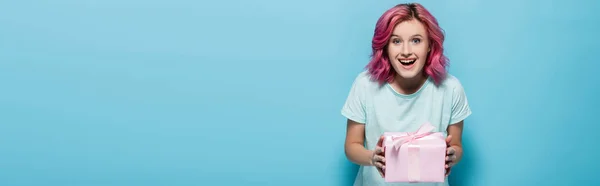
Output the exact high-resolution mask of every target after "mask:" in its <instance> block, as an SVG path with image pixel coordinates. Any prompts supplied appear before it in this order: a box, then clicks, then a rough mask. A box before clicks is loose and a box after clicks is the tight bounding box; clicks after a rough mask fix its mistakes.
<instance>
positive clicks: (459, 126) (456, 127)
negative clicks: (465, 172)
mask: <svg viewBox="0 0 600 186" xmlns="http://www.w3.org/2000/svg"><path fill="white" fill-rule="evenodd" d="M463 123H464V121H460V122H458V123H456V124H453V125H450V126H448V129H447V130H448V139H447V140H448V155H449V157H448V158H449V160H451V161H450V162H449V163H448V164H449V166H450V167H452V166H454V165H456V164H457V163H458V162H459V161H460V160H461V159H462V155H463V148H462V132H463Z"/></svg>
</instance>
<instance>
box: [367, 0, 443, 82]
mask: <svg viewBox="0 0 600 186" xmlns="http://www.w3.org/2000/svg"><path fill="white" fill-rule="evenodd" d="M411 19H416V20H418V21H419V22H421V23H422V24H423V26H424V27H425V29H426V30H427V33H428V35H429V40H430V48H431V51H430V52H429V56H428V57H427V61H426V63H425V66H424V67H423V68H424V71H425V73H426V74H427V75H428V76H430V77H432V78H433V80H434V81H435V83H436V84H439V83H440V82H441V81H442V80H443V79H444V78H445V76H446V73H447V72H446V66H447V65H448V58H447V57H446V56H444V48H443V42H444V33H443V31H442V29H441V28H440V26H439V25H438V22H437V20H436V19H435V17H433V15H431V13H429V11H427V9H425V7H423V6H422V5H420V4H418V3H411V4H399V5H396V6H394V7H393V8H391V9H389V10H387V11H386V12H385V13H384V14H383V15H382V16H381V17H380V18H379V20H378V21H377V25H376V26H375V33H374V36H373V41H372V48H373V54H372V55H371V61H370V62H369V64H368V65H367V66H366V68H367V69H368V71H369V73H370V74H371V77H372V78H373V79H374V80H376V81H378V82H379V83H385V82H391V81H392V80H393V79H394V77H395V76H396V72H395V71H394V69H393V68H392V67H391V64H390V62H389V59H388V56H387V51H386V49H387V44H388V43H389V39H390V36H391V35H392V32H393V31H394V27H395V26H396V25H397V24H399V23H401V22H403V21H408V20H411Z"/></svg>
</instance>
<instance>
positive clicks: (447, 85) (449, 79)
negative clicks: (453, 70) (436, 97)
mask: <svg viewBox="0 0 600 186" xmlns="http://www.w3.org/2000/svg"><path fill="white" fill-rule="evenodd" d="M438 87H439V88H441V89H445V90H450V91H452V90H462V89H463V85H462V83H461V82H460V80H459V79H458V78H457V77H456V76H453V75H452V74H446V78H445V79H444V80H443V81H442V83H441V84H440V85H439V86H438Z"/></svg>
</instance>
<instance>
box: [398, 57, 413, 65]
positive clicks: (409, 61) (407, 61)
mask: <svg viewBox="0 0 600 186" xmlns="http://www.w3.org/2000/svg"><path fill="white" fill-rule="evenodd" d="M398 61H400V63H401V64H402V65H406V66H408V65H412V64H414V63H415V61H417V59H414V58H413V59H399V60H398Z"/></svg>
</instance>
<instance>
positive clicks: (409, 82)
mask: <svg viewBox="0 0 600 186" xmlns="http://www.w3.org/2000/svg"><path fill="white" fill-rule="evenodd" d="M425 81H427V76H425V75H417V76H415V77H414V78H410V79H407V78H402V77H400V76H399V75H396V77H395V78H394V80H393V81H392V82H391V83H390V84H391V85H392V87H393V88H394V89H395V90H396V91H398V93H401V94H414V93H415V92H417V91H418V90H419V89H420V88H421V87H422V86H423V84H425Z"/></svg>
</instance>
